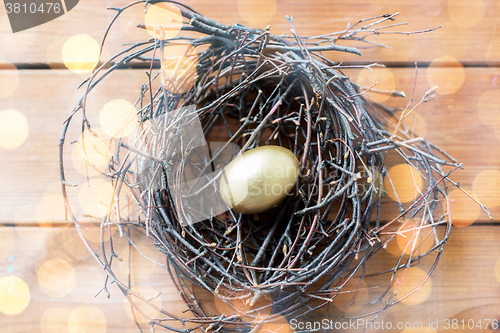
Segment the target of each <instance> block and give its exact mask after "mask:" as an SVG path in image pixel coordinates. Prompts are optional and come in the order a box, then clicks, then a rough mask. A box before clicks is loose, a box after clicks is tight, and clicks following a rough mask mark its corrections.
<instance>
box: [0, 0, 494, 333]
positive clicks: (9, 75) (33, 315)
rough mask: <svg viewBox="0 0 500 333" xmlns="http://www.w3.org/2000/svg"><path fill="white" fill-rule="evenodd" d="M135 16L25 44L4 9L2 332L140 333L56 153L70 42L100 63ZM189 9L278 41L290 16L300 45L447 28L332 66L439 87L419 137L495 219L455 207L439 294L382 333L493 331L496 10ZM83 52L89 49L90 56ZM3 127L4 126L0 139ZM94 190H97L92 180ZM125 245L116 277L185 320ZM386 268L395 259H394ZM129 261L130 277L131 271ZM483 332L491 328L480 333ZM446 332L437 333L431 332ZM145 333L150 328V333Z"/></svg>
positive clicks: (401, 84) (305, 5)
mask: <svg viewBox="0 0 500 333" xmlns="http://www.w3.org/2000/svg"><path fill="white" fill-rule="evenodd" d="M126 3H127V1H124V0H120V1H98V0H84V1H80V3H79V4H78V5H77V6H76V7H75V8H74V9H72V10H71V11H69V12H68V13H67V14H65V15H64V16H62V17H60V18H58V19H56V20H54V21H51V22H48V23H46V24H44V25H41V26H38V27H35V28H32V29H29V30H26V31H23V32H19V33H16V34H12V33H11V30H10V26H9V23H8V20H7V18H6V12H5V8H4V7H1V6H0V45H1V47H0V48H1V51H0V58H3V60H2V61H1V62H0V112H3V113H0V115H1V116H0V119H2V120H0V121H2V122H6V120H5V119H7V118H8V117H10V118H9V119H14V120H11V122H10V123H9V124H10V125H9V126H13V127H12V128H13V130H11V131H10V132H8V133H9V134H8V135H7V138H6V135H5V134H2V133H0V144H1V147H0V157H1V163H0V170H1V174H2V175H3V177H4V179H3V180H2V183H1V185H0V198H1V200H2V204H1V205H0V223H2V224H3V226H2V227H0V311H1V312H0V328H1V331H2V332H47V333H48V332H50V333H55V332H57V333H59V332H71V333H73V332H89V333H90V332H92V333H96V332H97V333H100V332H137V330H136V328H135V325H134V323H133V320H132V316H131V312H130V307H129V306H127V304H128V303H125V298H124V296H123V295H122V294H121V293H120V292H119V290H118V289H117V288H116V287H115V286H111V287H110V290H109V291H110V293H111V298H109V299H108V298H107V297H106V295H105V293H104V292H101V293H100V294H99V295H97V296H96V297H94V295H95V294H97V293H98V292H99V291H100V290H101V288H102V286H103V283H104V277H105V275H104V272H103V271H102V270H101V269H100V268H99V266H98V265H97V264H96V262H95V260H94V259H93V258H92V257H91V256H90V254H89V252H88V251H87V249H86V248H85V247H84V246H83V244H82V242H81V240H80V239H79V237H78V235H77V232H76V230H75V228H74V226H72V225H70V224H68V222H67V221H66V220H65V214H64V208H63V206H62V196H61V193H60V181H59V170H58V147H57V143H58V139H59V137H60V134H61V131H62V123H63V121H64V120H65V119H66V117H67V116H68V115H69V113H70V111H71V109H72V107H73V106H74V104H75V102H76V100H77V99H78V98H79V96H80V95H81V93H82V91H81V90H77V89H76V87H77V86H78V84H79V83H80V82H81V81H82V80H83V78H84V77H85V74H78V73H74V72H73V71H70V70H68V69H67V68H66V65H65V63H64V61H63V56H62V54H63V52H64V51H63V50H64V45H65V43H66V42H67V41H68V40H69V39H70V38H71V37H73V36H77V35H86V36H87V37H84V38H83V39H81V41H82V40H83V41H84V43H83V44H82V45H89V46H88V47H87V49H84V50H83V52H91V49H92V47H93V45H94V44H93V43H92V39H93V40H94V41H97V42H100V41H101V40H102V37H103V33H104V31H105V28H106V26H107V24H108V23H109V21H110V20H111V19H112V17H113V11H110V10H106V7H108V6H111V7H120V6H122V5H125V4H126ZM185 3H186V4H188V5H189V6H191V7H192V8H194V9H196V10H198V11H200V12H202V13H203V14H205V15H206V16H208V17H210V18H212V19H214V20H216V21H219V22H222V23H224V24H234V23H236V22H239V23H242V24H246V25H254V26H257V27H261V28H262V27H265V26H266V25H271V31H272V32H273V33H276V34H280V33H286V32H288V31H289V25H288V23H287V21H286V20H285V18H284V16H285V15H289V16H292V15H293V16H294V21H293V22H294V25H295V28H296V30H297V32H298V33H299V34H300V35H315V34H324V33H328V32H331V31H339V30H343V29H344V28H345V27H346V25H347V24H348V23H349V22H351V23H356V22H357V21H358V20H359V19H361V18H367V17H371V16H374V15H380V14H384V13H386V12H391V13H394V12H400V13H401V14H400V15H399V16H397V20H396V21H395V22H408V25H406V26H401V27H398V29H399V30H400V31H418V30H425V29H430V28H435V27H437V26H442V28H441V29H438V30H436V31H434V32H430V33H422V34H415V35H409V36H406V35H399V34H381V35H379V36H375V38H373V39H372V40H374V41H377V42H380V43H384V44H387V45H390V46H391V47H392V48H383V47H379V48H371V49H366V50H365V49H362V53H363V56H362V57H359V56H356V55H351V54H336V53H330V54H329V55H328V56H329V57H330V58H331V59H335V60H336V61H345V62H346V63H348V64H352V65H361V64H363V65H365V64H370V63H374V62H376V63H380V64H386V65H387V67H386V68H385V69H384V70H383V71H376V72H375V75H379V76H378V77H376V78H375V79H374V80H377V81H380V82H381V83H383V82H386V81H389V82H390V81H391V80H392V81H393V84H394V87H395V88H396V89H397V90H403V91H405V92H406V94H407V95H408V96H410V95H411V93H412V90H413V85H414V83H416V89H415V92H414V96H415V99H419V98H421V96H422V95H423V94H424V93H425V91H427V90H428V89H429V88H431V87H432V86H434V85H438V86H440V89H439V90H438V91H437V92H436V98H435V100H434V101H433V102H432V103H426V104H425V105H423V106H422V107H420V108H418V109H417V110H416V112H415V114H418V117H416V118H415V119H417V120H418V122H419V126H420V127H419V128H420V131H423V130H424V129H425V133H426V134H425V138H426V139H427V140H429V141H431V142H433V143H435V144H437V145H439V146H440V147H441V148H443V149H444V150H446V151H447V152H448V153H450V154H451V155H453V156H454V157H455V158H457V159H458V160H459V161H461V162H463V164H464V167H465V170H464V171H458V172H456V173H455V174H453V178H454V179H455V180H456V181H459V182H460V184H461V185H462V187H463V188H465V189H466V190H467V191H468V192H469V193H471V194H473V195H474V196H475V197H476V198H477V199H479V200H480V201H482V202H483V203H484V204H486V205H487V206H488V208H489V209H490V212H491V214H492V216H493V220H490V219H489V218H488V217H487V215H486V214H485V213H484V212H483V211H481V210H480V209H479V207H478V206H477V205H476V204H475V203H474V202H473V201H472V200H464V199H463V196H460V195H457V196H455V197H454V199H455V202H454V203H453V206H452V214H454V216H455V217H457V219H458V220H460V221H462V224H464V225H465V224H467V225H469V224H470V225H469V226H466V227H458V226H454V227H453V229H452V232H451V237H450V239H449V241H448V244H447V245H446V247H445V252H444V254H443V256H442V259H441V261H440V262H439V265H438V267H437V269H436V271H435V272H434V274H433V275H432V276H431V282H430V283H427V284H426V285H424V286H422V289H426V290H427V291H430V292H429V294H428V296H426V297H423V296H422V297H421V299H418V298H417V301H415V302H414V303H415V304H413V305H408V304H399V305H397V306H395V307H393V308H390V309H388V310H387V311H385V312H384V313H383V314H382V316H381V317H380V319H379V321H381V320H383V321H385V322H386V323H387V322H391V323H392V324H393V325H396V323H399V322H400V323H414V322H421V323H423V327H427V326H429V325H430V324H432V325H431V326H432V327H431V328H429V329H427V330H425V329H419V330H409V329H406V330H404V329H402V328H400V329H393V330H391V331H394V332H405V333H408V332H490V331H491V332H492V331H493V330H492V329H491V322H490V327H489V329H485V325H486V323H487V321H486V320H488V319H491V320H493V319H496V320H498V319H500V301H499V300H498V297H499V296H500V243H499V242H498V240H499V239H500V238H499V237H500V228H499V224H498V222H499V220H498V216H500V215H499V214H500V209H499V208H498V207H499V206H500V165H499V164H500V163H499V161H500V159H499V158H500V148H499V144H498V143H499V139H500V116H499V115H500V81H498V75H499V74H500V69H499V68H500V67H499V65H500V21H499V20H498V17H500V2H498V1H494V0H449V1H445V0H433V1H416V0H406V1H405V0H400V1H398V0H389V1H382V0H373V1H362V0H350V1H344V2H334V1H330V2H323V1H321V2H320V1H318V2H307V1H295V0H289V1H274V2H273V1H271V0H268V1H263V0H257V1H250V0H240V1H230V0H217V1H212V2H204V1H201V0H186V1H185ZM141 15H142V14H141V13H140V11H138V12H137V13H136V14H135V16H134V15H130V16H128V17H126V18H125V19H121V20H119V22H118V25H117V26H116V27H115V28H113V29H112V30H111V32H110V34H109V36H108V43H107V44H106V47H105V48H104V50H103V52H104V56H105V57H106V56H109V55H112V54H114V53H116V52H117V51H118V50H120V49H121V48H122V46H121V44H122V43H125V42H130V41H134V40H137V39H136V38H138V36H139V37H140V38H142V39H144V31H143V30H140V29H135V28H134V26H135V25H136V24H137V23H140V22H141ZM85 38H86V39H85ZM85 41H87V42H88V41H90V42H89V44H85V43H87V42H85ZM95 45H97V43H95ZM415 63H417V66H418V74H416V70H415ZM360 72H361V70H360V69H353V70H352V71H351V72H349V73H348V75H350V76H352V77H353V80H356V78H358V75H360ZM144 79H145V70H144V69H124V70H119V71H118V72H116V73H114V79H113V81H109V82H105V83H104V84H103V87H102V90H100V91H99V94H98V95H97V96H96V97H95V99H94V100H92V102H91V103H93V104H92V105H93V109H94V110H95V113H94V114H91V116H92V117H94V119H96V121H97V123H98V120H97V119H99V118H98V117H99V110H100V109H101V108H102V106H103V105H104V104H105V103H106V102H107V101H109V100H115V99H125V100H128V101H129V102H133V100H132V99H133V98H135V96H137V95H138V94H139V90H140V84H141V83H143V82H144ZM408 100H409V97H407V98H406V99H405V100H403V99H395V98H393V99H391V100H389V101H387V103H388V104H390V105H403V106H405V105H406V104H407V103H408ZM4 111H5V112H4ZM2 117H3V118H2ZM422 124H423V127H422ZM9 126H7V127H9ZM7 127H5V126H4V127H2V124H0V128H2V131H5V132H4V133H7V129H6V128H7ZM9 128H10V127H9ZM27 128H28V132H26V129H27ZM23 133H24V134H23ZM75 133H77V132H74V133H73V134H75ZM69 154H70V155H71V151H69ZM68 164H69V166H68V167H67V178H68V181H70V182H75V183H78V184H80V187H81V188H84V187H85V176H84V174H85V172H83V174H82V172H81V171H82V170H85V169H84V167H83V169H82V164H81V163H79V162H78V161H76V162H74V163H73V165H71V164H70V163H68ZM90 179H91V182H92V181H95V182H97V183H98V182H99V181H98V180H95V176H94V175H92V174H91V178H90ZM82 191H85V189H83V190H82ZM72 195H73V196H72V197H71V199H72V200H73V203H74V207H76V208H75V210H76V211H77V214H79V216H83V215H84V214H85V212H84V211H82V209H81V207H80V205H83V206H84V207H85V205H97V206H98V205H99V203H96V202H86V201H85V200H83V201H79V192H78V191H76V192H74V194H72ZM88 196H89V194H88V193H87V197H88ZM90 196H92V195H90ZM94 199H95V198H94ZM101 208H102V207H101ZM96 209H97V210H99V209H100V208H99V207H98V208H96ZM453 212H454V213H453ZM87 220H92V219H87ZM85 232H86V235H87V236H88V237H89V238H90V239H91V240H92V241H93V242H91V245H92V246H96V244H97V243H95V242H96V241H97V239H96V237H97V235H98V230H97V227H95V225H93V224H90V225H87V227H86V230H85ZM134 237H136V238H135V239H136V240H137V242H138V244H139V248H140V249H141V251H143V252H144V253H145V254H147V255H148V256H149V257H151V258H152V259H153V260H157V261H158V262H160V263H164V261H165V258H164V257H162V256H161V254H160V253H159V252H158V251H156V250H155V248H154V247H153V246H152V244H150V243H149V242H147V241H146V240H141V238H140V237H139V236H138V235H134ZM118 243H119V250H120V252H119V253H118V255H120V256H121V257H122V258H124V263H120V264H119V265H118V266H117V267H119V268H118V270H117V274H118V276H119V277H120V278H123V279H125V280H126V279H127V276H128V274H130V278H131V284H132V286H134V287H135V288H136V289H138V290H140V292H141V293H143V294H144V295H145V296H148V297H152V296H153V295H154V294H156V292H157V291H161V292H162V293H161V295H160V296H159V297H158V298H157V299H156V300H155V302H158V304H161V306H162V307H163V308H164V309H166V310H167V311H171V312H173V313H177V314H181V311H182V310H183V309H184V308H185V306H184V304H183V302H182V301H181V299H180V297H179V295H178V294H177V291H176V290H175V289H174V288H173V285H172V282H171V280H170V277H169V276H168V274H167V273H166V272H165V270H164V269H162V268H161V267H159V266H157V265H154V264H152V263H151V262H148V261H145V260H142V259H141V257H140V256H139V253H138V252H137V250H130V251H131V252H129V249H128V248H127V246H126V242H125V241H123V242H122V244H120V242H118ZM385 255H386V256H387V257H390V256H391V254H390V253H389V252H387V253H386V254H385ZM127 262H129V263H130V264H131V266H130V267H131V269H130V272H129V271H128V269H127ZM2 288H3V289H2ZM9 288H13V289H10V292H12V290H14V293H16V292H19V294H17V298H16V299H18V300H19V303H18V304H17V303H16V304H13V303H9V302H6V301H5V298H2V297H5V295H6V294H5V293H6V292H7V291H8V290H9ZM23 288H24V289H23ZM27 289H29V291H27ZM6 290H7V291H6ZM2 293H3V294H2ZM424 293H425V292H424ZM2 295H4V296H2ZM28 295H29V300H28V298H27V297H28ZM23 302H25V304H24V305H23ZM19 311H20V313H17V312H19ZM4 312H5V313H4ZM10 312H14V313H15V314H9V313H10ZM153 315H154V313H153ZM447 319H448V320H450V322H449V323H450V325H451V324H452V323H455V322H456V323H457V325H458V326H457V327H456V329H453V328H454V327H450V329H448V330H447V329H446V327H445V323H446V320H447ZM454 319H455V320H456V321H454V322H453V321H452V320H454ZM462 320H463V321H462ZM469 320H473V321H474V322H475V325H474V328H473V329H468V325H470V322H469ZM480 320H481V321H482V323H483V327H482V328H479V327H476V325H477V323H478V321H480ZM436 321H437V322H438V324H439V327H438V329H434V328H435V327H434V326H433V325H434V323H435V322H436ZM147 326H148V325H147V323H146V324H144V323H143V324H142V327H145V330H146V331H147V330H148V328H147ZM463 326H464V327H465V328H463ZM384 331H386V330H384V329H382V328H379V329H371V330H368V332H384Z"/></svg>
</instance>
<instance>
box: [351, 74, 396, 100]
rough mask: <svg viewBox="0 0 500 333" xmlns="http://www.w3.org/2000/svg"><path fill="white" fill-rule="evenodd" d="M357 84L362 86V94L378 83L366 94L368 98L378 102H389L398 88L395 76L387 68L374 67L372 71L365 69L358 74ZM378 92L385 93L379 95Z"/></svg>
mask: <svg viewBox="0 0 500 333" xmlns="http://www.w3.org/2000/svg"><path fill="white" fill-rule="evenodd" d="M356 83H357V84H358V85H360V86H362V87H361V88H360V90H361V91H362V92H364V91H365V89H366V88H369V87H371V86H372V85H373V84H375V83H376V85H375V86H373V87H372V88H371V89H370V90H369V91H368V92H367V93H366V94H365V96H366V97H369V98H370V99H372V100H374V101H376V102H384V101H386V100H388V99H389V98H390V97H391V93H392V92H393V91H394V89H395V87H396V83H395V80H394V74H392V72H391V71H390V70H389V69H388V68H385V67H372V68H371V69H368V68H363V69H362V70H361V72H359V74H358V77H357V80H356ZM377 90H381V91H384V93H379V92H377Z"/></svg>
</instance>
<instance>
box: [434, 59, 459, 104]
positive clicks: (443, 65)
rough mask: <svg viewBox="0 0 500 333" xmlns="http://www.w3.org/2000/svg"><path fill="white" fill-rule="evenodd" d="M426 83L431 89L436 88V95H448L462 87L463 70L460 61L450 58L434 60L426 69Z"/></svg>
mask: <svg viewBox="0 0 500 333" xmlns="http://www.w3.org/2000/svg"><path fill="white" fill-rule="evenodd" d="M427 81H428V82H429V85H430V86H431V87H433V86H438V87H439V89H438V91H437V93H439V94H442V95H450V94H453V93H455V92H456V91H457V90H458V89H460V88H461V87H462V85H463V84H464V81H465V70H464V67H463V66H462V64H461V63H460V61H458V60H457V59H455V58H453V57H450V56H443V57H439V58H436V59H434V60H433V61H432V62H431V64H430V66H429V68H427Z"/></svg>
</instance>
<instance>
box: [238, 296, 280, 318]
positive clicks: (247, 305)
mask: <svg viewBox="0 0 500 333" xmlns="http://www.w3.org/2000/svg"><path fill="white" fill-rule="evenodd" d="M252 303H253V304H252ZM233 304H234V307H235V309H236V313H238V314H239V315H240V316H241V317H242V319H243V320H244V321H247V322H252V321H253V320H254V319H255V318H256V316H257V315H262V316H266V315H269V314H270V313H271V310H272V300H271V297H270V296H269V295H268V294H260V296H259V297H258V298H255V299H254V297H253V295H251V294H250V293H248V294H247V293H244V294H243V293H242V294H241V295H239V296H238V297H236V298H235V299H234V301H233Z"/></svg>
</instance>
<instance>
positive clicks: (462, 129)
mask: <svg viewBox="0 0 500 333" xmlns="http://www.w3.org/2000/svg"><path fill="white" fill-rule="evenodd" d="M390 70H391V72H392V74H393V76H394V78H395V86H396V88H397V89H399V90H403V91H405V92H406V93H407V95H408V98H406V99H403V98H392V99H390V100H389V101H387V104H388V105H391V106H399V107H405V106H406V105H407V103H408V102H409V100H410V95H411V92H412V90H413V85H414V83H415V74H416V72H415V70H414V69H411V68H392V69H390ZM454 71H455V69H449V70H446V69H445V70H444V72H443V73H442V75H443V78H444V79H443V80H444V81H446V78H447V77H453V73H454ZM5 72H7V73H6V74H12V72H11V71H4V72H0V77H1V75H4V74H3V73H5ZM358 72H359V71H358V70H352V71H350V72H349V71H348V74H351V76H352V77H353V79H354V80H356V78H357V74H358ZM464 73H465V80H464V83H463V85H462V86H461V88H460V89H459V90H458V91H457V92H456V93H454V94H450V95H440V94H439V90H438V92H437V93H436V99H435V100H434V101H432V102H430V103H424V104H423V105H421V106H420V107H419V108H418V109H417V110H415V111H414V112H415V113H418V114H419V115H420V116H421V117H422V118H423V119H424V122H425V127H426V130H425V132H426V134H425V137H426V139H428V140H429V141H431V142H433V143H434V144H436V145H438V146H440V147H441V148H443V149H444V150H446V151H447V152H448V153H449V154H451V155H452V156H454V157H455V158H456V159H458V160H459V161H461V162H463V163H464V167H465V171H461V170H460V171H457V172H456V173H455V174H454V175H453V179H455V180H456V181H459V182H460V183H461V184H462V186H463V187H464V188H466V189H467V190H469V191H472V190H473V181H474V179H475V177H476V176H477V175H478V174H479V173H480V172H481V171H484V170H489V169H496V168H497V166H498V161H499V159H500V148H499V144H498V140H499V135H500V132H499V129H498V128H497V131H496V132H495V122H494V121H495V117H496V115H497V114H498V105H494V104H491V105H487V108H486V109H481V114H482V117H479V115H478V102H479V100H480V99H481V96H482V95H483V94H484V93H485V92H486V91H490V90H493V91H494V92H497V91H498V90H495V88H496V79H495V78H496V74H495V73H493V72H492V71H491V70H490V69H488V68H465V69H464ZM18 75H19V86H18V88H17V89H16V90H15V92H14V93H13V94H12V95H11V96H9V97H6V98H3V99H2V109H9V108H14V109H17V110H18V111H20V112H21V113H22V114H24V115H25V116H26V117H27V119H28V124H29V126H30V134H29V137H28V139H27V140H26V142H25V143H24V144H23V145H22V146H21V147H19V148H16V149H12V150H4V149H2V150H0V157H1V158H2V159H3V160H4V161H9V163H3V164H2V165H1V166H0V169H1V172H2V174H3V175H4V179H3V184H2V186H1V187H0V198H1V200H2V201H3V202H4V205H2V209H1V211H0V222H2V223H13V222H15V223H36V222H37V221H45V222H50V221H52V222H63V221H64V216H65V215H64V211H63V209H62V206H61V202H62V201H56V202H52V203H51V204H50V203H49V204H48V203H47V200H45V201H44V199H43V198H44V195H45V196H46V197H47V196H49V197H50V196H51V195H58V194H59V193H60V187H59V185H58V184H59V169H58V167H59V165H58V163H59V162H58V147H57V143H58V140H59V137H60V135H61V131H62V123H63V121H64V120H65V119H66V117H67V116H68V115H69V113H70V111H71V110H72V107H73V106H74V103H76V101H77V99H78V98H79V96H80V95H81V94H82V91H79V90H76V87H77V85H78V84H79V82H80V81H81V80H82V78H81V77H79V76H78V75H76V74H73V73H71V72H69V71H64V70H30V71H18ZM145 80H146V75H145V72H144V71H143V70H120V71H116V72H115V73H113V75H112V76H111V77H109V78H108V79H107V80H105V81H104V82H103V83H102V85H101V86H100V88H99V89H98V90H97V91H96V93H95V94H94V93H91V94H90V97H89V99H88V118H89V119H90V121H91V123H92V124H93V125H94V126H99V124H100V119H99V113H100V110H101V109H102V107H103V106H104V104H105V103H106V102H108V101H110V100H114V99H119V98H123V99H126V100H128V101H130V102H133V101H134V100H135V98H136V96H138V95H139V89H140V85H141V84H142V83H144V82H145ZM431 83H432V82H429V81H428V79H427V69H425V68H424V69H420V70H419V71H418V75H417V82H416V89H415V93H414V99H415V100H420V99H421V97H422V96H423V94H424V93H425V91H427V90H428V89H429V88H430V87H431ZM374 97H375V96H374ZM491 103H493V102H491ZM78 119H80V118H78ZM481 119H483V120H484V121H485V122H483V121H482V120H481ZM488 119H489V120H490V121H489V122H488V121H487V120H488ZM497 120H500V119H497ZM79 123H80V121H79V120H75V124H74V126H72V127H71V128H70V133H69V135H68V143H67V145H66V147H67V150H66V158H65V168H66V173H67V180H68V181H69V182H71V183H76V184H78V185H79V186H80V187H78V189H71V190H70V195H71V200H72V203H73V204H74V207H75V214H77V215H78V214H80V215H79V216H81V214H82V212H81V210H79V208H78V206H79V199H78V193H79V192H78V191H79V189H81V188H82V187H85V186H86V185H88V184H86V177H85V176H84V175H85V173H84V174H80V173H79V172H77V171H76V169H75V167H74V162H73V161H72V159H71V156H72V155H71V149H73V146H74V145H71V144H70V142H71V141H73V140H77V139H79V133H80V131H81V125H80V124H79ZM499 125H500V123H499ZM42 175H43V176H42ZM492 181H498V180H492ZM496 191H497V190H496V188H495V187H491V186H487V187H485V188H484V190H483V191H479V192H478V193H481V195H482V196H483V198H487V197H491V196H495V195H497V194H496ZM479 199H480V198H479ZM55 200H58V199H55ZM489 201H490V202H491V200H489ZM43 204H45V205H49V206H50V207H49V208H46V207H45V208H44V207H42V206H43ZM494 204H495V203H494ZM41 205H42V206H41ZM466 205H467V207H468V208H471V209H476V205H475V204H474V203H473V201H471V200H469V201H466ZM495 206H496V204H495ZM490 208H491V212H492V213H493V216H494V217H495V218H498V216H499V213H500V209H499V208H497V207H490ZM44 209H45V210H47V209H48V210H49V216H48V217H47V214H45V215H44V213H43V211H44ZM53 210H55V211H53ZM394 214H395V211H394V210H390V213H388V215H387V216H386V218H387V219H390V218H391V216H395V215H394ZM44 216H45V217H44ZM488 221H489V219H488V218H487V216H486V214H484V213H483V212H481V213H480V215H479V217H478V219H477V220H476V222H488Z"/></svg>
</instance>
